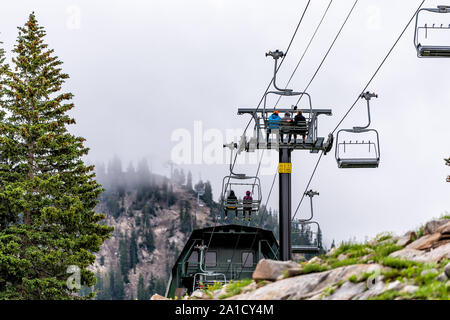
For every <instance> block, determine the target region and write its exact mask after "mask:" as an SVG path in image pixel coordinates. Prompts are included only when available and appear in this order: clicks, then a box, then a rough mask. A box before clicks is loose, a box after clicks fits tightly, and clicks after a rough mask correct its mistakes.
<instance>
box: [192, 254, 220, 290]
mask: <svg viewBox="0 0 450 320" xmlns="http://www.w3.org/2000/svg"><path fill="white" fill-rule="evenodd" d="M195 249H198V250H200V264H199V267H200V272H197V273H196V274H194V279H193V284H192V291H195V290H197V289H202V285H213V284H214V283H215V282H220V283H222V285H226V284H227V277H226V276H225V274H224V273H220V272H215V271H209V270H205V267H206V264H205V250H206V249H207V246H205V245H201V246H196V247H195ZM204 289H206V288H204Z"/></svg>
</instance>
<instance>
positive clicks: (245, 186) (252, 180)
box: [221, 174, 262, 214]
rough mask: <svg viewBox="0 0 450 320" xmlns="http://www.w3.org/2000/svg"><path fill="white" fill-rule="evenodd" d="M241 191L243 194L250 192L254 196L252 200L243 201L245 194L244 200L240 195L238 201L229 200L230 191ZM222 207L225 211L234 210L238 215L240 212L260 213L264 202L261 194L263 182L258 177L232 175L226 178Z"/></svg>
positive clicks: (223, 183)
mask: <svg viewBox="0 0 450 320" xmlns="http://www.w3.org/2000/svg"><path fill="white" fill-rule="evenodd" d="M231 190H233V191H235V192H236V190H239V191H241V192H242V193H244V192H246V191H250V192H251V195H252V198H253V199H252V200H243V196H244V194H242V199H241V197H239V195H236V197H237V199H229V198H228V196H227V195H228V192H229V191H231ZM221 194H222V207H223V208H224V209H227V208H232V209H233V210H235V211H236V214H239V213H240V212H242V213H244V211H245V212H251V213H257V212H259V208H260V205H261V201H262V194H261V181H260V179H259V178H258V177H256V176H246V175H245V174H231V175H228V176H225V177H224V178H223V182H222V193H221Z"/></svg>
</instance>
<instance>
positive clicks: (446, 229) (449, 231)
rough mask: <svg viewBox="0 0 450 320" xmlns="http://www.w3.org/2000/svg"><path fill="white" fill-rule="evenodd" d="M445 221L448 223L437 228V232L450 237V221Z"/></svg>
mask: <svg viewBox="0 0 450 320" xmlns="http://www.w3.org/2000/svg"><path fill="white" fill-rule="evenodd" d="M444 221H447V223H445V224H443V225H442V226H440V227H439V228H437V229H436V232H439V233H440V234H442V235H450V221H449V220H444Z"/></svg>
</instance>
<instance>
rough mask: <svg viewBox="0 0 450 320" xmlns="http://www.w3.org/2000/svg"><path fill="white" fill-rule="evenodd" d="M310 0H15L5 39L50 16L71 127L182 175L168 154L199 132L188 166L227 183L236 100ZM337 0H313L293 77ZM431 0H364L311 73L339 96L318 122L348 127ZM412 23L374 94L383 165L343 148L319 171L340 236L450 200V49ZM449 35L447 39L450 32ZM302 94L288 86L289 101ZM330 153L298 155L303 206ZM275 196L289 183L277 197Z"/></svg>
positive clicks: (324, 219) (315, 47)
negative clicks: (428, 41) (349, 164)
mask: <svg viewBox="0 0 450 320" xmlns="http://www.w3.org/2000/svg"><path fill="white" fill-rule="evenodd" d="M353 2H354V1H352V0H345V1H334V2H333V4H332V5H331V7H330V11H329V13H328V15H327V17H326V18H325V20H324V23H323V25H322V27H321V29H320V30H319V32H318V34H317V37H316V39H315V40H314V42H313V44H312V45H311V47H310V50H309V52H308V53H307V54H306V56H305V59H304V60H303V62H302V64H301V65H300V67H299V70H298V71H297V73H296V75H295V76H294V78H293V80H292V82H291V85H290V87H291V88H294V89H296V90H303V89H304V87H305V86H306V85H307V83H308V82H309V80H310V78H311V76H312V75H313V74H314V72H315V70H316V68H317V67H318V65H319V63H320V61H321V60H322V58H323V55H324V54H325V52H326V50H327V49H328V47H329V46H330V44H331V42H332V40H333V39H334V37H335V35H336V33H337V31H338V30H339V28H340V26H341V24H342V22H343V21H344V19H345V15H346V14H347V12H348V11H349V9H350V8H351V6H352V5H353ZM306 3H307V1H294V0H280V1H276V2H275V1H268V0H258V1H256V0H240V1H237V0H227V1H225V0H214V1H212V0H209V1H207V0H191V1H182V0H152V1H137V0H134V1H122V0H121V1H111V0H110V1H99V0H98V1H50V0H46V1H45V0H39V1H36V0H34V1H31V0H30V1H20V2H19V1H16V2H12V1H2V3H1V4H0V12H1V19H0V41H2V42H4V45H3V46H4V47H5V49H6V50H8V51H10V50H11V49H12V48H13V46H14V42H15V38H16V37H17V29H16V27H17V26H19V25H23V24H24V23H25V21H26V19H27V17H28V14H29V13H30V12H32V11H35V13H36V16H37V19H38V21H39V23H40V24H41V25H42V26H44V27H45V29H46V31H47V37H46V41H47V42H48V44H49V46H50V48H53V49H55V53H56V54H57V55H58V56H59V58H60V59H61V60H62V61H63V62H64V64H63V70H64V71H65V72H67V73H68V74H69V75H70V77H71V78H70V79H69V80H68V81H67V83H66V86H65V89H66V90H68V91H70V92H72V93H74V94H75V100H74V102H75V105H76V107H75V109H74V110H73V112H72V115H73V116H74V117H75V119H76V120H77V124H76V125H75V126H72V128H71V131H72V132H73V133H75V134H77V135H81V136H83V137H85V138H86V139H87V145H88V146H89V147H90V148H91V151H90V153H89V156H88V158H87V160H88V161H90V162H93V163H102V162H104V163H106V162H108V161H109V160H110V159H111V158H112V157H113V156H115V155H117V156H118V157H120V158H121V159H122V161H123V163H124V164H127V163H128V162H133V163H135V164H137V163H138V162H139V161H140V160H141V159H143V158H146V159H147V160H148V162H149V165H150V166H151V170H152V171H153V172H155V173H161V174H164V175H167V176H168V175H169V172H170V170H169V168H168V167H167V166H165V164H166V163H167V161H169V160H171V159H172V158H173V154H174V152H173V149H174V148H177V147H178V148H179V147H180V141H181V140H182V139H185V142H186V141H187V142H188V146H189V144H190V146H191V149H190V150H191V155H190V157H187V158H189V159H190V160H189V161H188V163H180V164H179V165H178V167H179V168H183V169H184V171H185V172H187V171H191V172H192V173H193V176H194V181H195V180H198V179H200V178H201V179H203V180H210V181H211V183H212V186H213V190H214V194H215V196H216V199H217V198H218V197H219V192H220V189H221V181H222V178H223V176H225V175H227V174H228V172H229V171H228V170H229V168H228V165H227V164H226V163H224V161H223V160H220V159H228V155H227V154H223V155H221V154H220V152H221V151H220V150H221V149H222V148H221V146H222V144H223V143H228V142H231V140H233V137H232V136H233V135H239V134H240V132H242V130H243V129H244V128H245V126H246V124H247V122H248V121H249V118H248V117H246V116H238V115H237V108H238V107H256V105H257V103H258V102H259V100H260V99H261V96H262V94H263V92H264V90H265V89H266V86H267V84H268V83H269V81H270V79H271V76H272V72H273V60H272V59H271V58H266V57H265V55H264V53H265V52H267V51H268V50H275V49H280V50H283V51H285V50H286V48H287V46H288V43H289V40H290V38H291V36H292V33H293V32H294V29H295V26H296V25H297V23H298V20H299V18H300V16H301V14H302V12H303V9H304V7H305V5H306ZM328 3H329V1H328V0H316V1H312V3H311V5H310V8H309V10H308V12H307V14H306V16H305V20H304V22H303V24H302V25H301V27H300V29H299V32H298V34H297V37H296V39H295V41H294V43H293V45H292V48H291V50H290V52H289V54H288V57H287V58H286V60H285V62H284V64H283V66H282V67H281V69H280V71H279V74H278V78H279V81H278V82H279V84H280V85H284V84H285V83H286V81H287V79H288V78H289V76H290V75H291V72H292V70H293V69H294V67H295V66H296V64H297V62H298V59H299V58H300V56H301V54H302V53H303V50H304V49H305V47H306V45H307V43H308V41H309V39H310V37H311V35H312V33H313V31H314V28H315V27H316V25H317V23H318V22H319V20H320V17H321V15H322V13H323V11H324V9H325V8H326V7H327V5H328ZM419 4H420V1H410V0H408V1H407V0H397V1H387V0H377V1H375V0H360V1H359V3H358V4H357V6H356V8H355V11H354V12H353V14H352V16H351V17H350V19H349V21H348V23H347V25H346V26H345V28H344V29H343V31H342V34H341V36H340V37H339V38H338V40H337V42H336V44H335V46H334V48H333V49H332V51H331V52H330V55H329V56H328V58H327V60H326V61H325V63H324V65H323V66H322V69H321V70H320V72H319V73H318V75H317V77H316V78H315V80H314V81H313V83H312V85H311V86H310V88H309V93H310V94H311V95H312V99H313V107H314V108H330V109H332V110H333V116H331V117H326V116H321V117H320V119H319V135H320V136H324V137H326V136H327V135H328V133H329V132H331V131H332V130H333V129H334V127H335V126H336V124H337V123H338V122H339V120H340V119H341V117H342V116H343V115H344V114H345V112H346V111H347V110H348V108H349V107H350V106H351V105H352V103H353V102H354V101H355V99H356V97H357V96H358V95H359V93H360V92H361V90H362V89H363V87H364V86H365V84H366V83H367V81H368V80H369V79H370V77H371V76H372V74H373V73H374V71H375V70H376V69H377V67H378V65H379V64H380V63H381V61H382V59H383V58H384V56H385V55H386V54H387V52H388V50H389V49H390V47H391V46H392V45H393V43H394V41H395V40H396V38H397V37H398V36H399V34H400V32H401V31H402V30H403V28H404V27H405V25H406V23H407V22H408V21H409V19H410V18H411V16H412V15H413V13H414V11H415V10H416V9H417V7H418V5H419ZM437 4H440V3H439V2H438V1H426V3H425V6H426V7H435V6H436V5H437ZM434 16H435V15H426V14H424V21H423V22H426V23H429V24H432V23H433V22H435V21H436V22H437V23H447V24H448V23H450V20H449V18H450V16H449V15H447V16H446V17H445V15H438V16H437V17H434ZM442 16H444V17H442ZM443 18H444V20H443ZM433 19H434V20H433ZM445 19H447V20H445ZM413 35H414V23H413V24H412V25H411V26H410V27H409V28H408V30H407V31H406V33H405V35H404V37H403V38H402V39H401V41H400V42H399V43H398V45H397V47H396V48H395V50H394V51H393V52H392V54H391V56H390V57H389V59H388V60H387V62H386V64H385V65H384V67H383V68H382V69H381V71H380V72H379V74H378V75H377V77H376V78H375V79H374V81H373V83H372V85H371V86H370V87H369V89H370V90H371V91H375V92H376V93H378V94H379V98H378V99H375V100H373V101H372V105H371V109H372V127H373V128H376V129H377V130H378V131H379V133H380V144H381V165H380V168H378V169H366V170H364V169H358V170H342V169H338V168H337V166H336V161H335V159H334V150H333V152H331V153H330V154H329V155H327V156H325V157H324V158H323V160H322V162H321V164H320V166H319V168H318V171H317V174H316V176H315V177H314V179H313V181H312V184H311V187H312V188H313V189H316V190H318V191H319V192H320V196H319V197H317V198H315V202H314V206H315V213H316V216H315V218H316V219H317V221H318V222H319V223H320V224H321V227H322V230H323V233H324V239H325V241H326V243H330V242H331V240H332V239H335V240H336V241H342V240H347V239H350V238H356V239H359V240H361V239H364V238H365V237H366V236H368V237H372V236H374V235H375V234H377V233H379V232H381V231H394V232H396V233H402V232H405V231H407V230H409V229H411V228H415V227H418V226H419V225H420V224H421V223H423V222H426V221H427V220H429V219H431V218H432V217H438V216H440V215H442V214H444V213H446V212H447V210H450V197H449V189H450V184H448V183H446V182H445V177H446V176H447V175H448V174H449V168H448V167H446V166H445V164H444V161H443V159H444V158H445V157H448V156H449V152H450V150H449V147H450V129H449V121H448V119H450V108H449V107H448V106H449V102H450V90H448V88H449V80H448V74H449V71H450V59H418V58H417V56H416V51H415V48H414V46H413ZM431 36H432V35H431V33H430V37H431ZM435 39H436V41H441V42H443V43H444V44H445V43H446V44H449V43H450V32H447V33H445V32H444V33H443V35H440V36H438V37H437V38H435ZM9 57H10V56H9ZM305 101H306V100H303V102H305ZM294 103H295V101H293V100H291V99H287V98H283V99H282V100H281V103H280V105H279V106H280V107H290V106H291V105H292V104H294ZM301 107H304V105H301ZM366 121H367V115H366V109H365V102H364V101H360V102H359V103H358V105H357V107H356V108H355V110H354V111H353V112H352V113H351V114H350V115H349V117H348V118H347V119H346V120H345V121H344V123H343V124H342V127H343V128H351V127H353V126H355V125H362V124H364V123H365V122H366ZM250 131H251V130H250ZM180 133H182V135H183V137H184V138H181V136H180ZM187 134H189V135H187ZM248 135H251V132H248ZM227 136H228V137H227ZM221 137H223V140H221V139H220V138H221ZM236 139H237V138H234V140H235V141H236ZM183 146H186V145H183ZM214 148H216V149H217V150H214ZM214 152H219V155H217V154H214ZM252 157H253V164H248V161H247V162H246V161H245V160H243V159H245V156H244V155H241V156H239V162H238V165H236V168H235V171H236V172H245V173H248V174H254V173H255V172H256V169H257V162H256V159H257V158H256V157H257V155H252ZM317 157H318V155H317V154H310V153H307V152H303V151H296V152H295V153H294V155H293V179H292V181H293V185H292V188H293V204H292V205H293V207H294V208H295V207H296V206H297V204H298V201H299V200H300V198H301V195H302V193H303V190H304V188H305V185H306V183H307V181H308V179H309V176H310V174H311V171H312V169H313V166H314V164H315V162H316V160H317ZM277 158H278V156H277V153H276V152H274V151H270V152H266V154H265V156H264V162H263V166H262V171H261V179H262V187H263V195H264V197H263V198H264V199H265V197H267V193H268V191H269V188H270V185H271V182H272V177H273V174H274V172H275V170H276V166H275V164H276V161H277ZM172 160H173V159H172ZM277 205H278V188H277V186H276V187H275V189H274V192H273V194H272V197H271V199H270V201H269V206H271V207H273V208H276V207H277ZM308 206H309V204H308V202H307V201H305V203H304V204H302V206H301V210H300V213H299V216H300V217H306V216H308V215H309V212H308V210H309V207H308Z"/></svg>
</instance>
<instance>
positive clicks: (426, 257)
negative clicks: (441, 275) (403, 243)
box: [390, 242, 450, 263]
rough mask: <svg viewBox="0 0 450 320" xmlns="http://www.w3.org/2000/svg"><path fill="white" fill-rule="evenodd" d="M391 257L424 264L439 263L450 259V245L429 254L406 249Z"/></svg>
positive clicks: (396, 252) (394, 253) (392, 254)
mask: <svg viewBox="0 0 450 320" xmlns="http://www.w3.org/2000/svg"><path fill="white" fill-rule="evenodd" d="M413 243H414V242H413ZM390 256H391V257H394V258H401V259H406V260H411V261H416V262H422V263H427V262H439V261H441V260H442V259H450V243H447V244H445V245H442V246H440V247H437V248H436V249H433V250H430V251H428V252H426V251H422V250H416V249H410V248H408V247H406V248H405V249H402V250H399V251H395V252H393V253H391V254H390Z"/></svg>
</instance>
